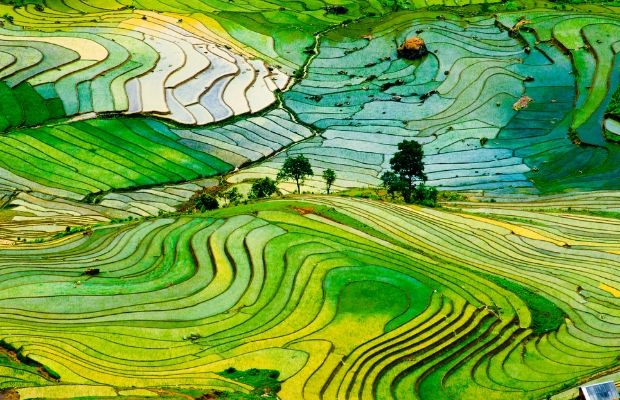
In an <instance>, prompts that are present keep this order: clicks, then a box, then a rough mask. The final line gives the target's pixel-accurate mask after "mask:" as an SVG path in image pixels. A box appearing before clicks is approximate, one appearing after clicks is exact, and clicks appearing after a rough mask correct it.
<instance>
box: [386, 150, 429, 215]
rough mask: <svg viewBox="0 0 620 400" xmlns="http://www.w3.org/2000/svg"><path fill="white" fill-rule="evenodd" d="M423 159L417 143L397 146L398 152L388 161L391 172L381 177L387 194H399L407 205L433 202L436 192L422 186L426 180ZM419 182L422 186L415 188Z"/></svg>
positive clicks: (422, 153)
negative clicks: (413, 202)
mask: <svg viewBox="0 0 620 400" xmlns="http://www.w3.org/2000/svg"><path fill="white" fill-rule="evenodd" d="M423 157H424V151H423V150H422V146H421V145H420V144H419V143H418V142H415V141H413V140H405V141H402V142H401V143H399V144H398V151H397V152H396V153H394V157H392V159H391V160H390V165H391V167H392V171H388V172H386V173H384V174H383V175H382V176H381V180H382V181H383V186H384V187H385V188H386V189H387V191H388V194H390V195H391V196H392V197H393V196H394V194H395V193H396V192H400V193H401V194H402V196H403V199H404V200H405V201H406V202H407V203H411V202H412V201H417V202H423V201H425V200H429V202H430V203H434V202H435V200H436V198H437V191H436V190H435V189H434V188H427V187H426V186H425V185H424V182H426V179H427V178H426V174H425V173H424V163H423V162H422V158H423ZM420 181H422V185H420V187H418V188H416V185H417V184H418V183H419V182H420Z"/></svg>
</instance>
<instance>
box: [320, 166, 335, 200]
mask: <svg viewBox="0 0 620 400" xmlns="http://www.w3.org/2000/svg"><path fill="white" fill-rule="evenodd" d="M323 179H324V180H325V186H326V187H327V194H329V191H330V190H331V188H332V185H333V184H334V182H335V181H336V172H335V171H334V170H333V169H331V168H327V169H326V170H325V171H323Z"/></svg>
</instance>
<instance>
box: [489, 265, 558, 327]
mask: <svg viewBox="0 0 620 400" xmlns="http://www.w3.org/2000/svg"><path fill="white" fill-rule="evenodd" d="M478 273H479V274H480V275H482V276H484V277H485V278H486V279H488V280H490V281H491V282H494V283H496V284H498V285H499V286H501V287H503V288H505V289H507V290H509V291H511V292H512V293H514V294H516V295H517V296H518V297H519V298H520V299H521V300H523V301H524V302H525V303H526V304H527V307H528V308H529V310H530V312H531V313H532V325H531V328H532V331H533V332H534V334H535V335H542V334H544V333H548V332H553V331H557V330H558V329H559V328H560V326H562V324H564V320H565V318H566V313H565V312H564V311H562V309H560V308H559V307H558V306H557V305H555V304H554V303H553V302H552V301H550V300H549V299H547V298H546V297H544V296H542V295H541V294H539V293H536V292H535V291H533V290H532V289H530V288H527V287H525V286H523V285H521V284H519V283H516V282H514V281H511V280H509V279H506V278H502V277H501V276H497V275H490V274H485V273H482V272H478ZM500 312H501V310H500Z"/></svg>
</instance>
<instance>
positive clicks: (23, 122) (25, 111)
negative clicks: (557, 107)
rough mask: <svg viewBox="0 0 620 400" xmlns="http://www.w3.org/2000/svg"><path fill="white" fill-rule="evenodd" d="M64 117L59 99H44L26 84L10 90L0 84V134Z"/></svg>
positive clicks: (2, 83)
mask: <svg viewBox="0 0 620 400" xmlns="http://www.w3.org/2000/svg"><path fill="white" fill-rule="evenodd" d="M64 116H65V112H64V109H63V108H62V106H61V102H60V100H59V99H54V98H52V99H44V98H43V97H41V95H40V94H39V93H38V92H37V91H36V90H34V88H33V87H32V86H31V85H30V84H28V83H20V84H19V85H17V86H15V87H13V88H10V87H9V86H8V85H7V84H6V83H4V82H0V132H5V131H7V130H9V129H12V128H20V127H28V126H36V125H40V124H42V123H44V122H46V121H48V120H50V119H58V118H62V117H64Z"/></svg>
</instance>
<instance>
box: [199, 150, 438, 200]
mask: <svg viewBox="0 0 620 400" xmlns="http://www.w3.org/2000/svg"><path fill="white" fill-rule="evenodd" d="M423 157H424V151H423V150H422V146H421V145H420V144H419V143H417V142H415V141H412V140H405V141H403V142H401V143H399V144H398V151H397V152H396V153H395V154H394V156H393V157H392V159H391V160H390V166H391V171H387V172H385V173H384V174H383V175H381V180H382V182H383V184H382V186H383V187H384V188H385V190H386V192H387V194H388V195H389V196H390V197H391V198H392V199H395V198H396V197H397V196H401V197H402V199H403V200H404V201H405V202H406V203H418V204H423V205H427V206H434V205H435V204H436V202H437V189H435V188H434V187H431V186H427V185H426V180H427V177H426V174H425V173H424V163H423V161H422V158H423ZM310 176H314V171H313V170H312V165H311V164H310V160H308V159H307V158H306V157H304V156H303V155H302V154H299V155H297V156H296V157H287V158H286V160H284V164H283V165H282V168H281V169H280V171H279V172H278V175H277V177H276V179H275V180H274V179H271V178H269V177H264V178H261V179H258V180H256V181H254V182H253V183H252V188H251V189H250V192H249V194H248V199H251V200H254V199H263V198H267V197H271V196H272V195H273V194H275V193H279V190H278V182H282V181H293V182H295V185H296V186H297V193H298V194H301V185H302V184H303V183H304V181H305V180H306V179H307V178H308V177H310ZM322 178H323V180H324V181H325V189H326V191H327V194H329V193H330V192H331V188H332V185H333V184H334V182H335V181H336V178H337V176H336V172H335V171H334V170H333V169H330V168H328V169H325V170H324V171H323V174H322ZM218 199H219V200H220V201H218ZM242 199H243V196H242V195H241V193H239V190H238V189H237V188H236V187H233V188H232V189H230V190H228V191H220V192H217V193H216V194H215V195H211V194H208V193H206V192H202V193H200V194H198V195H197V197H195V198H194V201H193V203H194V207H195V208H196V209H198V210H200V211H207V210H213V209H216V208H218V207H219V204H220V202H222V203H223V204H225V205H237V204H239V202H240V201H241V200H242Z"/></svg>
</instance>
